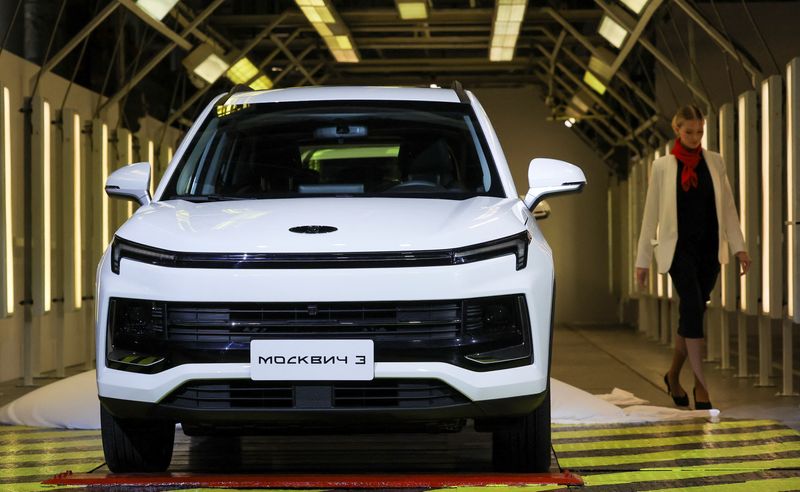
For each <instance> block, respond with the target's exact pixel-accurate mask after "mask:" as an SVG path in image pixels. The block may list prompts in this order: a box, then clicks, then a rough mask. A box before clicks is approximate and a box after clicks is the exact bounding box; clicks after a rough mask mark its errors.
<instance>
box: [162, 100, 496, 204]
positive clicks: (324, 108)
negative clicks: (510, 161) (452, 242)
mask: <svg viewBox="0 0 800 492" xmlns="http://www.w3.org/2000/svg"><path fill="white" fill-rule="evenodd" d="M479 129H480V126H479V125H478V124H477V121H476V119H475V116H474V114H473V113H472V110H471V108H470V107H469V106H468V105H464V104H457V103H417V102H407V101H403V102H402V103H397V102H394V103H392V102H386V101H380V102H364V101H336V102H326V103H320V102H314V103H262V104H253V105H246V104H244V105H223V106H218V107H217V108H216V110H215V111H212V114H211V115H210V116H209V117H208V118H207V120H206V122H205V123H204V125H203V127H202V128H201V129H200V131H199V132H198V133H197V135H196V136H195V138H194V141H193V142H192V143H191V145H190V146H189V148H188V150H187V152H186V153H185V154H184V157H183V158H182V160H181V162H180V163H179V164H178V167H177V169H176V170H175V172H174V173H173V175H172V177H171V179H170V182H169V184H168V186H167V188H166V190H165V192H164V194H163V195H162V197H161V199H162V200H170V199H185V200H192V201H209V200H235V199H247V198H292V197H308V196H331V195H334V196H401V197H425V198H448V199H465V198H470V197H474V196H481V195H482V196H498V197H502V196H504V193H503V190H502V186H501V184H500V180H499V178H498V176H497V171H496V170H495V167H494V163H493V162H492V160H491V154H490V152H488V151H487V150H486V149H487V147H486V143H485V140H484V137H483V135H482V134H480V133H479Z"/></svg>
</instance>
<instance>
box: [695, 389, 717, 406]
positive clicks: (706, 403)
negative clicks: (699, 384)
mask: <svg viewBox="0 0 800 492" xmlns="http://www.w3.org/2000/svg"><path fill="white" fill-rule="evenodd" d="M692 396H693V397H694V409H695V410H711V409H712V408H713V407H712V406H711V402H710V401H697V388H692Z"/></svg>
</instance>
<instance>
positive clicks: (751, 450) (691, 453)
mask: <svg viewBox="0 0 800 492" xmlns="http://www.w3.org/2000/svg"><path fill="white" fill-rule="evenodd" d="M784 451H800V442H786V443H769V444H762V445H757V446H740V447H735V448H722V449H684V450H676V451H656V452H654V453H638V454H626V455H616V456H587V457H575V458H559V459H558V464H559V465H560V466H561V467H562V468H578V467H582V466H608V465H626V464H631V463H649V462H652V461H670V460H679V459H684V460H686V459H716V458H735V457H739V456H752V455H756V454H766V453H779V452H784Z"/></svg>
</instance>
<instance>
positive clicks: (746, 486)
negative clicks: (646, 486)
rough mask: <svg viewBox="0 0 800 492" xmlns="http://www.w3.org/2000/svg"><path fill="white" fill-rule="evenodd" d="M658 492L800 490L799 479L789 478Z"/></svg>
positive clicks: (767, 491)
mask: <svg viewBox="0 0 800 492" xmlns="http://www.w3.org/2000/svg"><path fill="white" fill-rule="evenodd" d="M658 490H659V492H665V491H669V490H681V491H686V490H688V491H692V492H705V491H708V492H716V491H725V492H727V491H729V490H734V491H736V490H742V491H744V490H753V491H758V492H780V491H785V490H800V477H791V478H766V479H764V480H748V481H746V482H737V483H721V484H715V485H698V486H696V487H679V488H675V489H658Z"/></svg>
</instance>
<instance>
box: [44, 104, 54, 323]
mask: <svg viewBox="0 0 800 492" xmlns="http://www.w3.org/2000/svg"><path fill="white" fill-rule="evenodd" d="M42 115H43V117H44V125H43V126H42V129H43V132H42V139H43V143H44V153H43V154H42V157H43V159H42V166H43V172H42V178H43V180H42V194H43V195H44V210H43V212H44V215H43V219H44V220H43V223H44V224H43V225H44V234H43V236H42V237H43V238H44V244H43V247H44V298H43V301H44V310H45V311H46V312H49V311H50V308H51V302H52V299H53V296H52V286H51V284H50V280H51V277H50V272H51V271H52V270H53V261H52V260H53V252H52V250H51V245H52V238H51V236H50V220H51V217H50V211H51V209H50V207H51V206H52V205H51V203H50V199H51V197H52V196H53V193H52V192H51V189H50V172H51V162H50V157H51V156H50V120H51V117H50V103H49V102H47V101H44V105H43V114H42Z"/></svg>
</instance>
